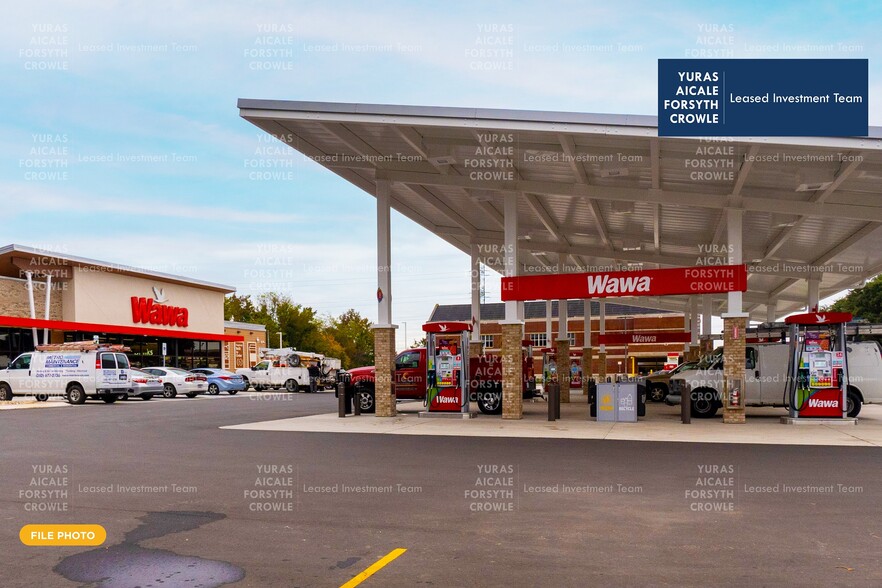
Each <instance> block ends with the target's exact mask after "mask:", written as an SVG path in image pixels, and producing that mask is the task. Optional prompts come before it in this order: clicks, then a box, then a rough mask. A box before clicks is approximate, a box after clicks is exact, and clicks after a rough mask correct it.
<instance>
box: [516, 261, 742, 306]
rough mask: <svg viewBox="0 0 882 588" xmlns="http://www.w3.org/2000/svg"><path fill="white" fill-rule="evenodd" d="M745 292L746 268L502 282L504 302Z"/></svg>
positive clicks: (555, 276) (552, 276)
mask: <svg viewBox="0 0 882 588" xmlns="http://www.w3.org/2000/svg"><path fill="white" fill-rule="evenodd" d="M745 290H747V266H745V265H722V266H715V267H709V266H699V267H680V268H673V269H659V270H644V271H635V272H604V273H592V274H549V275H536V276H516V277H511V278H502V299H503V300H555V299H569V298H610V297H616V296H672V295H677V294H716V293H720V292H744V291H745Z"/></svg>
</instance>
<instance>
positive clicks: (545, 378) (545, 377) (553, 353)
mask: <svg viewBox="0 0 882 588" xmlns="http://www.w3.org/2000/svg"><path fill="white" fill-rule="evenodd" d="M556 382H557V350H556V349H555V348H554V347H543V348H542V383H543V385H544V384H548V383H556Z"/></svg>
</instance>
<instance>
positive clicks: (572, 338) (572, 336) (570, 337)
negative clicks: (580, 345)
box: [567, 333, 576, 347]
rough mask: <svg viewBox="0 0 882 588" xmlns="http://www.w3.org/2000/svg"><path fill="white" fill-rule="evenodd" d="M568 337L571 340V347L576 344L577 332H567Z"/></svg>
mask: <svg viewBox="0 0 882 588" xmlns="http://www.w3.org/2000/svg"><path fill="white" fill-rule="evenodd" d="M567 339H568V340H569V342H570V347H575V346H576V334H575V333H567Z"/></svg>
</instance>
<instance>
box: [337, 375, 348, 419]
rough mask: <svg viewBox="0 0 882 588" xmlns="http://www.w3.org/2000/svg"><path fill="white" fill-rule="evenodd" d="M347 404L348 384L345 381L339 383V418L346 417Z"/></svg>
mask: <svg viewBox="0 0 882 588" xmlns="http://www.w3.org/2000/svg"><path fill="white" fill-rule="evenodd" d="M347 408H348V407H347V406H346V384H344V383H343V382H338V383H337V416H338V417H339V418H341V419H342V418H346V413H348V412H349V411H348V410H347Z"/></svg>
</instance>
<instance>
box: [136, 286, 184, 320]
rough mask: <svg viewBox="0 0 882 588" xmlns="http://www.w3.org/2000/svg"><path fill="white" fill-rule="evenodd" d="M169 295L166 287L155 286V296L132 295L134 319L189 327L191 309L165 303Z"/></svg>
mask: <svg viewBox="0 0 882 588" xmlns="http://www.w3.org/2000/svg"><path fill="white" fill-rule="evenodd" d="M166 302H168V297H166V295H165V290H164V288H157V287H156V286H154V287H153V298H144V297H140V298H139V297H137V296H132V321H133V322H134V323H136V324H137V323H144V324H145V325H146V324H150V325H167V326H177V327H187V326H189V324H190V311H189V310H187V309H186V308H183V307H180V306H171V305H168V304H165V303H166Z"/></svg>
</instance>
